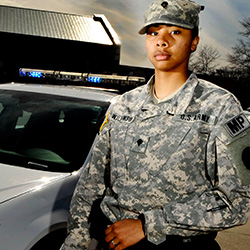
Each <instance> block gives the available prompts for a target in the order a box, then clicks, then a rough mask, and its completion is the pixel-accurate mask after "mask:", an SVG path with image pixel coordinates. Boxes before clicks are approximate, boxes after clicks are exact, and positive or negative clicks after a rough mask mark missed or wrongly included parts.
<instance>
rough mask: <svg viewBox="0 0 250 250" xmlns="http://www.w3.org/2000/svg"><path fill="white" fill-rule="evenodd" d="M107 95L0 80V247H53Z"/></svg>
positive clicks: (59, 241)
mask: <svg viewBox="0 0 250 250" xmlns="http://www.w3.org/2000/svg"><path fill="white" fill-rule="evenodd" d="M112 97H114V94H112V93H109V92H105V91H98V90H91V89H87V88H82V87H75V88H74V87H61V86H41V85H30V84H29V85H28V84H1V85H0V249H2V250H24V249H32V250H34V249H46V248H47V249H59V247H60V245H61V244H62V242H63V240H64V237H65V234H66V224H67V219H68V210H69V206H70V200H71V197H72V194H73V191H74V189H75V185H76V183H77V181H78V178H79V175H80V173H81V170H82V169H83V168H84V166H85V165H86V164H87V163H88V159H89V152H90V150H91V147H92V145H93V142H94V139H95V137H96V134H97V131H98V129H99V126H100V124H101V123H102V120H103V117H104V116H105V112H106V110H107V108H108V106H109V103H110V101H111V99H112Z"/></svg>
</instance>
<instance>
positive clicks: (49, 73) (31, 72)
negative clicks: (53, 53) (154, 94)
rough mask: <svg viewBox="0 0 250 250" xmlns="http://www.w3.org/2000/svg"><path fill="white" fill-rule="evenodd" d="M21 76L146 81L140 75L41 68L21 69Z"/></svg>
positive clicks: (134, 82)
mask: <svg viewBox="0 0 250 250" xmlns="http://www.w3.org/2000/svg"><path fill="white" fill-rule="evenodd" d="M19 76H20V77H26V78H34V79H35V78H37V79H46V80H49V79H52V80H57V81H69V82H79V83H83V84H84V83H93V84H99V83H108V84H122V85H132V84H141V83H145V82H146V79H145V78H144V77H139V76H120V75H105V74H91V73H76V72H65V71H53V70H39V69H27V68H21V69H19Z"/></svg>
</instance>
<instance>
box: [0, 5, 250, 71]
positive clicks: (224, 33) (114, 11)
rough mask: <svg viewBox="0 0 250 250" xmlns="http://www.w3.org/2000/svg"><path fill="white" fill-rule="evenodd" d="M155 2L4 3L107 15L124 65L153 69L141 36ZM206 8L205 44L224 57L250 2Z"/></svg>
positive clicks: (203, 18)
mask: <svg viewBox="0 0 250 250" xmlns="http://www.w3.org/2000/svg"><path fill="white" fill-rule="evenodd" d="M151 2H153V0H0V4H1V5H9V6H18V7H25V8H33V9H42V10H50V11H58V12H66V13H74V14H81V15H92V14H105V15H106V17H107V18H108V20H109V21H110V23H111V25H112V26H113V28H114V29H115V30H116V32H117V33H118V36H119V38H120V40H121V43H122V50H121V61H120V63H121V64H123V65H135V66H142V67H145V66H146V67H147V66H151V64H150V62H149V61H148V59H147V55H146V51H145V48H144V39H145V36H140V35H138V30H139V29H140V27H141V26H142V24H143V13H144V11H145V9H146V7H147V6H148V5H149V4H150V3H151ZM196 2H198V3H199V4H201V5H205V6H206V8H205V10H204V11H203V12H201V14H200V23H201V25H200V27H201V43H202V44H208V45H213V46H214V47H215V48H217V49H218V50H219V52H220V54H221V56H222V60H221V61H220V64H221V65H223V66H225V65H226V64H227V63H226V55H227V54H228V53H229V52H231V48H232V46H234V45H235V44H236V43H237V39H238V38H239V35H238V32H239V31H240V28H241V26H240V23H239V21H240V20H242V19H243V18H246V17H250V2H249V0H196Z"/></svg>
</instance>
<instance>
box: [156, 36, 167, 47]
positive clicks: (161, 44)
mask: <svg viewBox="0 0 250 250" xmlns="http://www.w3.org/2000/svg"><path fill="white" fill-rule="evenodd" d="M156 46H157V47H168V46H169V44H168V41H167V39H164V38H163V37H159V39H158V40H157V41H156Z"/></svg>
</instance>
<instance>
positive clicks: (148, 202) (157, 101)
mask: <svg viewBox="0 0 250 250" xmlns="http://www.w3.org/2000/svg"><path fill="white" fill-rule="evenodd" d="M202 9H203V8H202V7H201V6H200V5H198V4H197V3H195V2H193V1H189V0H168V1H162V0H156V1H155V2H153V3H152V4H151V5H150V6H149V8H148V10H147V11H146V12H145V24H144V25H143V27H142V28H141V29H140V31H139V33H140V34H146V42H145V44H146V50H147V53H148V57H149V59H150V60H151V62H152V64H153V65H154V68H155V75H154V76H153V77H152V78H151V79H150V81H149V82H148V84H147V85H145V86H142V87H139V88H136V89H134V90H132V91H130V92H128V93H125V94H124V95H122V96H119V97H118V98H117V99H116V101H115V103H114V104H112V105H111V107H110V109H109V112H108V113H107V117H106V120H105V122H104V123H103V125H102V127H101V130H100V133H99V138H98V141H97V143H96V145H95V147H94V150H93V154H92V157H91V161H90V163H89V165H88V167H86V168H85V169H84V172H83V174H82V176H81V178H80V180H79V183H78V185H77V188H76V191H75V194H74V197H73V199H72V205H71V211H70V219H69V235H68V237H67V238H66V241H65V243H64V245H63V247H62V249H64V250H65V249H115V250H122V249H130V250H132V249H136V250H138V249H152V250H153V249H181V250H182V249H183V250H184V249H185V250H187V249H192V250H198V249H213V250H216V249H220V247H219V245H218V244H217V242H216V241H215V237H216V234H217V232H218V231H220V230H223V229H226V228H230V227H233V226H236V225H242V224H244V223H246V222H247V218H248V216H249V203H250V192H249V187H248V186H244V185H243V184H242V182H241V179H240V178H239V177H238V172H237V169H236V166H235V165H234V163H233V161H232V157H231V155H230V153H229V150H228V147H227V145H228V141H229V140H231V141H234V140H237V138H238V137H234V136H232V138H231V139H230V138H229V137H227V136H226V133H227V131H229V132H230V126H229V125H230V124H231V132H235V130H237V131H236V132H237V135H243V133H244V132H245V131H247V130H248V129H249V127H250V125H249V122H248V121H247V119H246V117H245V116H244V114H243V110H242V108H241V106H240V104H239V102H238V101H237V100H236V98H235V97H234V96H233V95H232V94H231V93H229V92H228V91H226V90H224V89H222V88H219V87H218V86H216V85H213V84H212V83H209V82H206V81H204V80H200V79H198V78H197V76H196V75H195V74H194V73H191V72H189V71H188V62H189V57H190V54H191V53H192V52H193V51H195V50H196V48H197V45H198V43H199V36H198V26H199V13H200V11H201V10H202ZM238 118H240V119H238ZM237 119H238V120H239V121H240V123H241V125H242V126H234V125H235V123H234V121H237ZM227 125H228V126H227ZM233 130H234V131H233ZM108 247H109V248H108Z"/></svg>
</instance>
